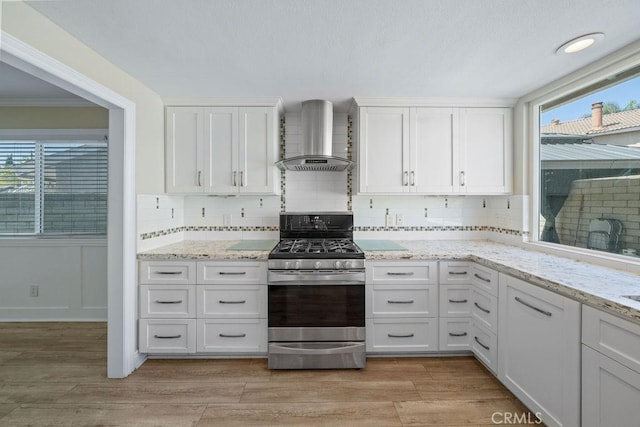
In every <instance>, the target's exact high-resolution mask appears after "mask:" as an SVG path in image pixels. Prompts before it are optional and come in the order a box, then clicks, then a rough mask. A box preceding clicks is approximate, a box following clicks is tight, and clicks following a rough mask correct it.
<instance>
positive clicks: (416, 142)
mask: <svg viewBox="0 0 640 427" xmlns="http://www.w3.org/2000/svg"><path fill="white" fill-rule="evenodd" d="M411 111H412V113H413V115H412V117H411V164H410V167H409V185H410V187H411V191H415V192H418V193H430V194H452V193H454V192H456V191H458V177H457V176H455V179H454V171H456V170H458V167H459V165H458V152H457V151H458V146H457V143H454V133H453V130H454V125H455V124H457V121H458V110H457V109H455V108H414V109H411ZM455 137H457V135H455Z"/></svg>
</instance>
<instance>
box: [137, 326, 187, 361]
mask: <svg viewBox="0 0 640 427" xmlns="http://www.w3.org/2000/svg"><path fill="white" fill-rule="evenodd" d="M138 341H139V342H138V347H139V350H140V352H141V353H154V354H176V353H180V354H186V353H195V351H196V321H195V319H140V321H139V338H138Z"/></svg>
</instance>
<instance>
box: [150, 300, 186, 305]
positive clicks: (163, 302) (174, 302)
mask: <svg viewBox="0 0 640 427" xmlns="http://www.w3.org/2000/svg"><path fill="white" fill-rule="evenodd" d="M156 303H157V304H182V300H181V299H180V300H178V301H160V300H156Z"/></svg>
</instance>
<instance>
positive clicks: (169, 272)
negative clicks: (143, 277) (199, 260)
mask: <svg viewBox="0 0 640 427" xmlns="http://www.w3.org/2000/svg"><path fill="white" fill-rule="evenodd" d="M156 274H163V275H177V274H182V271H156Z"/></svg>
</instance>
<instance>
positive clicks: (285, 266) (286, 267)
mask: <svg viewBox="0 0 640 427" xmlns="http://www.w3.org/2000/svg"><path fill="white" fill-rule="evenodd" d="M288 268H289V261H285V262H284V269H285V270H286V269H288Z"/></svg>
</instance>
